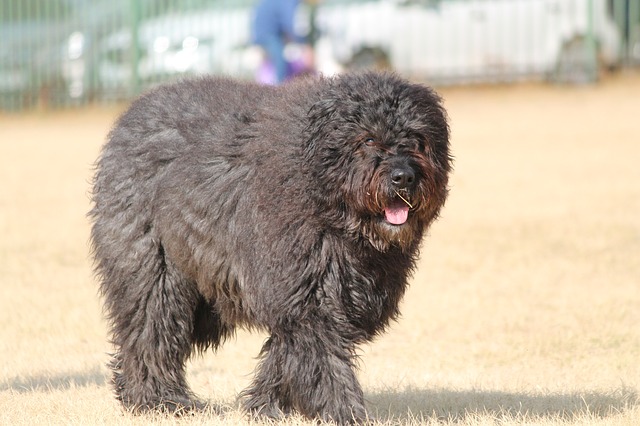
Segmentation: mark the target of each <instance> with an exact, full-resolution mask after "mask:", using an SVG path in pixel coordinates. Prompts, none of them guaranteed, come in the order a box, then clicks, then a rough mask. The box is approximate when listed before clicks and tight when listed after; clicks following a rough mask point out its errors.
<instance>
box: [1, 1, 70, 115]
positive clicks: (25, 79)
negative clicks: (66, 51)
mask: <svg viewBox="0 0 640 426" xmlns="http://www.w3.org/2000/svg"><path fill="white" fill-rule="evenodd" d="M45 3H46V5H45ZM71 13H72V4H71V2H70V1H67V0H21V1H15V0H13V1H2V2H0V40H1V43H0V107H3V108H8V109H18V108H23V107H27V106H29V105H31V104H33V103H35V102H36V101H37V100H38V99H39V98H40V97H43V96H46V95H47V92H48V91H49V90H50V88H51V86H52V85H53V84H54V83H53V82H54V81H55V80H56V78H57V75H56V69H57V67H56V66H55V64H53V63H52V62H51V60H52V58H51V57H50V56H49V54H48V53H49V47H50V46H54V45H57V43H58V42H59V41H60V40H62V39H63V38H64V36H65V34H66V28H67V27H66V22H67V19H68V17H69V16H70V15H71Z"/></svg>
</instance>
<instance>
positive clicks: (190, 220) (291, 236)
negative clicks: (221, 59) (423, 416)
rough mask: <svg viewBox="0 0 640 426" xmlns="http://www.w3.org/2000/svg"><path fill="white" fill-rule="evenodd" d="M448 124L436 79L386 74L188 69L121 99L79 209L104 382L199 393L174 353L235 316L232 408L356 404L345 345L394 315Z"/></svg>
mask: <svg viewBox="0 0 640 426" xmlns="http://www.w3.org/2000/svg"><path fill="white" fill-rule="evenodd" d="M448 139H449V130H448V125H447V119H446V114H445V111H444V110H443V107H442V105H441V100H440V98H439V97H438V96H437V95H436V93H435V92H434V91H433V90H431V89H429V88H427V87H424V86H421V85H417V84H411V83H409V82H407V81H405V80H402V79H400V78H399V77H397V76H395V75H393V74H377V73H363V74H354V75H344V76H340V77H335V78H320V79H305V80H300V81H296V82H292V83H289V84H287V85H284V86H281V87H264V86H258V85H256V84H252V83H241V82H236V81H233V80H227V79H219V78H200V79H195V80H187V81H182V82H180V83H176V84H171V85H166V86H162V87H159V88H157V89H155V90H152V91H151V92H150V93H147V94H146V95H144V96H142V97H140V98H139V99H138V100H136V101H135V102H134V103H133V105H132V106H131V108H130V109H129V110H128V111H127V112H125V113H124V114H123V115H122V116H121V117H120V119H119V120H118V121H117V123H116V125H115V127H114V128H113V130H112V131H111V133H110V134H109V138H108V142H107V144H106V145H105V147H104V149H103V151H102V154H101V157H100V159H99V160H98V163H97V172H96V175H95V181H94V189H93V203H94V206H93V209H92V211H91V213H90V216H91V217H92V220H93V228H92V233H91V239H92V248H93V254H94V256H95V261H96V270H97V273H98V275H99V277H100V280H101V287H100V290H101V292H102V294H103V296H104V299H105V309H106V313H107V315H108V319H109V320H110V323H111V333H112V341H113V344H114V346H115V348H116V352H115V354H114V356H113V360H112V362H111V365H110V366H111V369H112V370H113V383H114V386H115V390H116V393H117V397H118V399H119V400H120V401H121V402H122V403H123V404H124V405H125V406H126V407H128V408H131V409H133V410H146V409H164V410H184V409H193V408H199V407H200V406H201V405H202V403H201V402H198V400H197V399H196V398H195V397H194V395H193V394H192V393H191V391H190V390H189V388H188V386H187V383H186V380H185V362H186V360H187V359H188V358H189V356H190V355H191V354H192V353H194V351H196V350H199V351H202V350H205V349H207V348H209V347H213V348H214V349H215V348H217V347H218V346H219V345H220V344H222V343H223V341H224V340H225V338H227V337H229V336H230V335H232V334H233V333H234V330H235V329H236V328H237V327H245V328H257V329H261V330H266V331H267V332H268V333H269V335H270V337H269V338H268V340H267V341H266V343H265V344H264V347H263V348H262V352H261V361H260V364H259V366H258V368H257V371H256V374H255V378H254V380H253V383H252V385H251V386H250V387H249V388H248V389H247V390H245V391H244V392H243V397H244V407H245V408H246V409H247V410H248V411H249V412H250V413H253V414H255V415H265V416H269V417H276V418H277V417H279V416H282V415H285V414H286V413H289V412H291V411H292V410H297V411H298V412H300V413H302V414H304V415H305V416H308V417H310V418H318V419H322V420H328V421H335V422H337V423H350V422H358V421H360V420H363V419H365V418H366V413H365V407H364V401H363V393H362V389H361V387H360V385H359V384H358V381H357V379H356V375H355V373H354V361H355V359H354V358H355V348H356V345H358V344H359V343H362V342H366V341H369V340H371V339H372V338H373V337H374V336H376V335H377V334H379V333H380V332H382V331H383V330H384V329H385V327H386V326H387V325H388V324H389V321H390V320H392V319H394V318H396V317H397V315H398V303H399V301H400V299H401V298H402V295H403V293H404V291H405V288H406V286H407V278H408V276H409V275H410V274H411V272H412V270H413V268H414V266H415V262H416V258H417V256H418V248H419V245H420V241H421V239H422V236H423V235H424V233H425V231H426V230H427V228H428V226H429V225H430V224H431V222H432V221H433V220H434V219H435V218H436V217H437V215H438V212H439V210H440V208H441V207H442V205H443V203H444V201H445V198H446V195H447V191H448V190H447V178H448V173H449V170H450V156H449V142H448Z"/></svg>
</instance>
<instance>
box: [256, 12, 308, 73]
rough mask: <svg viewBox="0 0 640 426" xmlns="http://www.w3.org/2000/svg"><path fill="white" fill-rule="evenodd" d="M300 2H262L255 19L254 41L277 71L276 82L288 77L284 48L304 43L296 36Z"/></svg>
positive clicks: (302, 38)
mask: <svg viewBox="0 0 640 426" xmlns="http://www.w3.org/2000/svg"><path fill="white" fill-rule="evenodd" d="M299 3H300V0H260V1H259V2H258V4H257V6H256V9H255V14H254V17H253V28H252V30H253V31H252V32H253V41H254V43H255V44H257V45H258V46H260V47H262V48H263V49H264V51H265V53H266V54H267V56H268V58H269V60H270V61H271V64H272V65H273V67H274V69H275V74H276V80H277V81H276V82H277V83H281V82H283V81H284V80H285V79H286V78H287V77H288V75H287V61H286V59H285V57H284V48H285V46H286V44H287V43H300V44H302V43H304V37H302V36H300V35H298V34H296V31H295V14H296V9H297V7H298V4H299Z"/></svg>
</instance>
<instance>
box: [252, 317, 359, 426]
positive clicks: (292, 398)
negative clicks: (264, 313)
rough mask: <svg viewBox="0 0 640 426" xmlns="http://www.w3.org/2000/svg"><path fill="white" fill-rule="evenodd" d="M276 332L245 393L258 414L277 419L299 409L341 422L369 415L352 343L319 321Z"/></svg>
mask: <svg viewBox="0 0 640 426" xmlns="http://www.w3.org/2000/svg"><path fill="white" fill-rule="evenodd" d="M308 321H309V322H308V323H307V324H306V325H305V324H304V323H297V324H295V325H290V326H287V327H282V328H281V329H279V330H275V331H273V333H272V335H271V337H270V338H269V340H267V342H266V343H265V345H264V347H263V349H262V357H263V358H262V360H261V363H260V366H259V368H258V372H257V374H256V377H255V379H254V383H253V386H252V387H251V388H249V389H247V390H246V391H245V392H243V395H244V396H245V397H246V400H245V408H246V409H247V410H248V411H249V412H250V413H253V414H254V415H262V416H267V417H275V418H278V417H280V416H281V415H282V414H286V413H288V412H289V411H291V409H295V410H297V411H299V412H300V413H302V414H304V415H305V416H307V417H309V418H318V419H321V420H323V421H327V422H335V423H337V424H351V423H358V422H360V421H363V420H365V419H366V412H365V408H364V397H363V393H362V389H361V387H360V384H359V383H358V381H357V379H356V376H355V372H354V365H353V360H354V354H353V347H352V346H351V344H350V343H349V342H347V341H346V340H345V339H343V338H341V337H340V336H339V334H338V333H334V332H332V331H331V329H332V328H333V327H331V325H329V324H327V322H326V321H322V320H321V319H318V320H317V321H312V320H311V319H308Z"/></svg>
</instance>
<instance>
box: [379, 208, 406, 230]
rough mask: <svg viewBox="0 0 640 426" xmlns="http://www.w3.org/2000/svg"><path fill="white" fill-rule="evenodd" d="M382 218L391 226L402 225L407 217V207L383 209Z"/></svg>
mask: <svg viewBox="0 0 640 426" xmlns="http://www.w3.org/2000/svg"><path fill="white" fill-rule="evenodd" d="M384 216H385V217H386V219H387V222H389V223H390V224H392V225H402V224H403V223H405V222H406V221H407V217H409V206H406V205H395V206H389V207H387V208H385V209H384Z"/></svg>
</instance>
